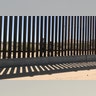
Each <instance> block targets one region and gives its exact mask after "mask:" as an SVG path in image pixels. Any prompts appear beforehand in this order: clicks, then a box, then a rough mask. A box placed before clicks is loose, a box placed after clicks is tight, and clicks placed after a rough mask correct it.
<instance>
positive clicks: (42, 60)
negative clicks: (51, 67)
mask: <svg viewBox="0 0 96 96" xmlns="http://www.w3.org/2000/svg"><path fill="white" fill-rule="evenodd" d="M90 61H96V55H82V56H65V57H37V58H18V59H2V60H0V67H11V66H26V65H46V64H56V63H75V62H90Z"/></svg>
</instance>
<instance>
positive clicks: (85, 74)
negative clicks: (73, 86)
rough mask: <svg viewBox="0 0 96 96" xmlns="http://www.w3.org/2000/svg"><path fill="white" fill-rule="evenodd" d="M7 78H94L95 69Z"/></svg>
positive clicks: (95, 76) (95, 75) (95, 78)
mask: <svg viewBox="0 0 96 96" xmlns="http://www.w3.org/2000/svg"><path fill="white" fill-rule="evenodd" d="M7 80H96V69H91V70H84V71H77V72H75V71H73V72H63V73H56V74H52V75H38V76H33V77H20V78H13V79H7Z"/></svg>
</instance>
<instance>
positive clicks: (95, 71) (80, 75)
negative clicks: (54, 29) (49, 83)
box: [0, 62, 96, 80]
mask: <svg viewBox="0 0 96 96" xmlns="http://www.w3.org/2000/svg"><path fill="white" fill-rule="evenodd" d="M0 79H7V80H96V62H87V63H85V62H82V63H70V64H68V63H66V64H48V65H34V66H18V67H9V68H8V67H6V68H0Z"/></svg>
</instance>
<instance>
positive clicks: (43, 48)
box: [0, 16, 96, 59]
mask: <svg viewBox="0 0 96 96" xmlns="http://www.w3.org/2000/svg"><path fill="white" fill-rule="evenodd" d="M95 54H96V16H0V59H7V58H35V57H50V56H51V57H58V56H59V57H60V56H80V55H95Z"/></svg>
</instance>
